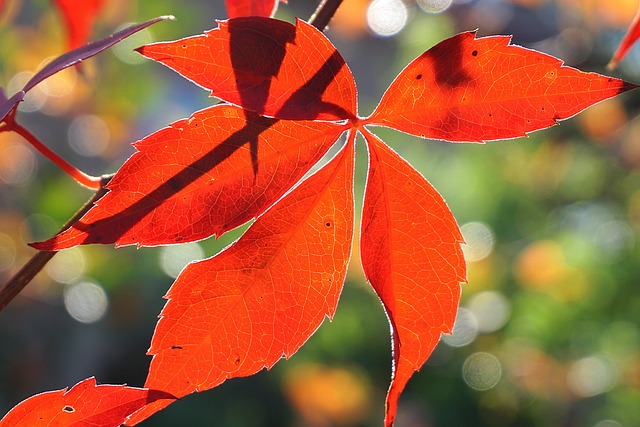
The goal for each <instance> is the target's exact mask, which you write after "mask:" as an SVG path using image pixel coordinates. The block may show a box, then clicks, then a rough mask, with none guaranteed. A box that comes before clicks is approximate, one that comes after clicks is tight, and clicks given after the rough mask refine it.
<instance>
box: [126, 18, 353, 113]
mask: <svg viewBox="0 0 640 427" xmlns="http://www.w3.org/2000/svg"><path fill="white" fill-rule="evenodd" d="M138 52H139V53H141V54H142V55H144V56H146V57H148V58H150V59H153V60H155V61H157V62H160V63H162V64H164V65H166V66H167V67H169V68H171V69H173V70H174V71H176V72H178V73H179V74H181V75H183V76H184V77H186V78H187V79H189V80H191V81H193V82H194V83H196V84H198V85H199V86H201V87H203V88H205V89H209V90H210V91H211V96H215V97H217V98H219V99H222V100H224V101H227V102H230V103H232V104H235V105H238V106H241V107H243V108H245V109H248V110H251V111H254V112H256V113H258V114H261V115H264V116H269V117H275V118H279V119H292V120H312V119H317V120H345V119H350V118H353V117H355V115H356V88H355V82H354V80H353V76H352V75H351V71H350V70H349V68H348V67H347V65H346V63H345V62H344V59H343V58H342V57H341V56H340V54H339V53H338V51H337V50H336V48H335V47H334V46H333V45H332V44H331V42H330V41H329V40H328V39H327V38H326V37H325V36H324V35H323V34H322V33H321V32H320V31H318V30H317V29H316V28H314V27H313V26H311V25H309V24H307V23H306V22H304V21H302V20H297V21H296V25H295V26H294V25H292V24H290V23H288V22H284V21H280V20H277V19H270V18H262V17H256V16H254V17H242V18H234V19H229V20H226V21H218V28H215V29H213V30H210V31H207V32H205V34H202V35H198V36H192V37H187V38H184V39H180V40H176V41H173V42H161V43H154V44H150V45H146V46H143V47H142V48H140V49H138ZM300 64H304V66H300ZM203 70H204V71H203Z"/></svg>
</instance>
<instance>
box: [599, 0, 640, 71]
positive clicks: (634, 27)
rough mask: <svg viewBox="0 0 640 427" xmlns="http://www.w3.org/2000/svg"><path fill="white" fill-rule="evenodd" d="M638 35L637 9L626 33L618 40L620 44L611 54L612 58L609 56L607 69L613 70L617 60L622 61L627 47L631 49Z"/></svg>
mask: <svg viewBox="0 0 640 427" xmlns="http://www.w3.org/2000/svg"><path fill="white" fill-rule="evenodd" d="M639 37H640V10H638V13H636V16H635V17H634V18H633V21H632V22H631V25H629V29H628V30H627V33H626V34H625V35H624V37H623V38H622V41H621V42H620V46H618V49H616V51H615V53H614V54H613V58H611V61H610V62H609V64H608V65H607V68H608V69H609V70H613V69H615V68H616V67H617V66H618V62H620V61H622V58H624V56H625V55H626V54H627V52H628V51H629V49H631V46H633V44H634V43H635V42H636V40H638V38H639Z"/></svg>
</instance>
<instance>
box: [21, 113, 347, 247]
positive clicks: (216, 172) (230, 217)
mask: <svg viewBox="0 0 640 427" xmlns="http://www.w3.org/2000/svg"><path fill="white" fill-rule="evenodd" d="M343 129H344V127H342V126H338V125H336V124H334V123H328V122H324V123H320V122H312V121H295V122H293V121H278V120H276V119H269V118H265V117H259V116H256V115H251V114H249V115H248V116H247V117H245V112H243V110H241V109H239V108H237V107H234V106H230V105H226V104H224V105H216V106H213V107H210V108H207V109H204V110H202V111H199V112H197V113H194V114H193V115H192V116H191V117H190V118H189V119H183V120H179V121H177V122H175V123H173V124H172V125H170V126H169V127H167V128H164V129H161V130H160V131H158V132H156V133H154V134H151V135H149V136H148V137H146V138H144V139H142V140H141V141H139V142H137V143H136V144H135V147H136V148H137V149H138V150H139V151H138V152H137V153H136V154H134V155H133V156H132V157H131V158H129V160H127V162H126V163H125V164H124V165H123V166H122V167H121V168H120V170H119V171H118V173H117V174H116V175H115V176H114V178H113V179H112V180H111V182H110V183H109V185H108V188H109V192H108V193H107V194H106V195H105V196H104V197H102V198H101V199H100V200H98V202H97V203H96V205H95V206H94V207H93V208H92V209H91V210H90V211H89V212H87V214H86V215H85V216H84V217H83V218H82V219H80V221H78V222H76V223H75V224H73V226H71V227H70V228H68V229H67V230H65V231H64V232H62V233H60V234H59V235H57V236H55V237H53V238H52V239H49V240H47V241H46V242H42V243H35V244H32V246H33V247H35V248H37V249H40V250H59V249H64V248H69V247H72V246H76V245H80V244H87V243H114V242H115V243H116V246H124V245H132V244H138V245H139V246H156V245H162V244H170V243H181V242H188V241H197V240H202V239H204V238H207V237H209V236H212V235H214V234H215V235H217V236H219V235H221V234H223V233H225V232H226V231H228V230H231V229H232V228H235V227H237V226H239V225H241V224H243V223H245V222H247V221H248V220H250V219H251V218H254V217H255V216H256V215H259V214H260V213H261V212H263V211H264V210H266V209H267V208H268V207H269V206H270V205H271V204H273V203H274V202H275V201H276V200H278V199H279V198H280V197H281V196H282V195H283V194H284V193H285V192H286V191H288V190H289V189H290V188H291V187H292V186H293V185H294V184H295V183H296V182H297V181H298V180H299V179H300V178H302V176H303V175H304V174H305V173H306V172H307V171H308V170H309V169H310V168H311V167H312V166H313V165H314V164H315V163H316V162H317V161H318V160H320V158H321V157H322V156H323V155H324V154H325V153H326V152H327V150H328V149H329V148H330V147H331V145H333V143H334V142H335V141H336V140H337V139H338V138H339V136H340V134H341V133H342V132H343Z"/></svg>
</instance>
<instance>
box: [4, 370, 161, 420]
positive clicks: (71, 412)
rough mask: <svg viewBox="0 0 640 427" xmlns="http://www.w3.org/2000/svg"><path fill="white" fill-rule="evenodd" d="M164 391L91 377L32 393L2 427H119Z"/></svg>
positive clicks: (6, 418)
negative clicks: (62, 387) (103, 381)
mask: <svg viewBox="0 0 640 427" xmlns="http://www.w3.org/2000/svg"><path fill="white" fill-rule="evenodd" d="M169 396H170V395H168V394H167V393H164V392H159V391H153V390H148V389H143V388H133V387H125V386H123V385H96V380H95V379H94V378H93V377H91V378H87V379H86V380H83V381H80V382H79V383H78V384H76V385H75V386H73V387H72V388H71V390H67V389H66V388H64V389H62V390H56V391H48V392H45V393H40V394H37V395H35V396H32V397H30V398H28V399H26V400H24V401H22V402H21V403H19V404H18V405H16V406H15V407H14V408H13V409H12V410H11V411H9V413H8V414H7V415H5V417H4V418H3V419H2V420H0V427H40V426H42V427H45V426H47V427H53V426H65V427H84V426H92V427H109V426H112V427H117V426H119V425H121V424H122V423H123V422H124V420H125V418H126V417H127V416H128V415H129V414H131V413H132V412H134V411H136V410H137V409H139V408H141V407H143V406H144V405H146V404H149V403H151V402H153V401H155V400H156V399H161V398H167V397H169Z"/></svg>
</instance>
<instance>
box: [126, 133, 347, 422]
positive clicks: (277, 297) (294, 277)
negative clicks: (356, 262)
mask: <svg viewBox="0 0 640 427" xmlns="http://www.w3.org/2000/svg"><path fill="white" fill-rule="evenodd" d="M353 162H354V145H353V141H352V139H350V141H349V144H348V145H347V147H346V148H345V149H343V150H342V151H341V152H340V153H339V154H338V155H337V156H336V157H335V158H334V159H333V160H331V161H330V163H328V164H327V165H326V166H325V167H323V168H322V169H321V170H319V171H318V172H316V173H315V174H314V175H312V176H311V177H309V178H308V179H307V180H305V181H304V182H303V183H302V184H301V185H300V186H299V187H297V188H296V189H294V190H293V191H292V192H291V193H289V194H288V195H287V196H285V197H284V198H283V199H282V200H281V201H279V202H278V203H277V204H276V205H274V206H273V207H272V208H271V209H270V210H268V211H267V212H265V214H264V215H262V216H261V217H259V218H258V219H257V220H256V222H255V223H254V224H253V225H252V226H251V227H250V228H249V229H248V230H247V231H246V233H245V234H244V235H243V236H242V237H241V238H240V239H239V240H238V241H236V242H235V243H234V244H233V245H231V246H230V247H228V248H227V249H226V250H224V251H223V252H221V253H219V254H218V255H216V256H214V257H212V258H209V259H207V260H204V261H198V262H193V263H191V264H189V265H188V266H187V267H186V268H185V269H184V270H183V271H182V273H181V274H180V276H179V277H178V279H177V280H176V282H175V283H174V284H173V286H172V287H171V289H170V290H169V292H168V293H167V295H166V298H168V299H169V301H168V302H167V304H166V306H165V307H164V309H163V310H162V313H160V321H159V322H158V325H157V326H156V331H155V333H154V336H153V339H152V342H151V348H150V349H149V354H152V355H153V360H152V362H151V367H150V369H149V376H148V378H147V382H146V386H148V387H153V388H158V389H162V390H165V391H167V392H170V393H171V394H173V395H175V396H178V397H182V396H184V395H187V394H189V393H192V392H194V391H203V390H207V389H210V388H212V387H215V386H217V385H218V384H220V383H222V382H223V381H225V380H226V379H228V378H234V377H244V376H248V375H252V374H254V373H256V372H258V371H260V370H261V369H263V368H265V367H266V368H267V369H269V368H271V367H272V366H273V365H274V364H275V363H276V362H277V361H278V360H280V359H281V358H282V356H283V355H284V356H285V357H287V358H288V357H290V356H291V355H292V354H294V353H295V352H296V351H297V350H298V349H299V348H300V346H302V344H303V343H304V342H305V341H306V340H307V339H308V338H309V337H310V336H311V335H312V334H313V333H314V332H315V331H316V329H317V328H318V327H319V326H320V324H321V323H322V321H323V320H324V317H325V316H328V317H329V318H332V317H333V314H334V313H335V310H336V305H337V304H338V298H339V296H340V292H341V290H342V285H343V283H344V278H345V275H346V272H347V264H348V262H349V257H350V255H351V241H352V237H353V222H354V214H353V209H354V207H353V203H354V201H353ZM164 406H166V404H164ZM157 409H158V407H157V406H155V405H152V406H151V407H149V408H145V409H144V410H142V411H141V413H138V414H135V416H134V418H132V421H131V423H130V424H129V425H132V424H135V423H137V422H139V421H141V420H142V419H144V418H146V417H147V416H149V415H151V414H152V413H154V412H155V411H156V410H157Z"/></svg>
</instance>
